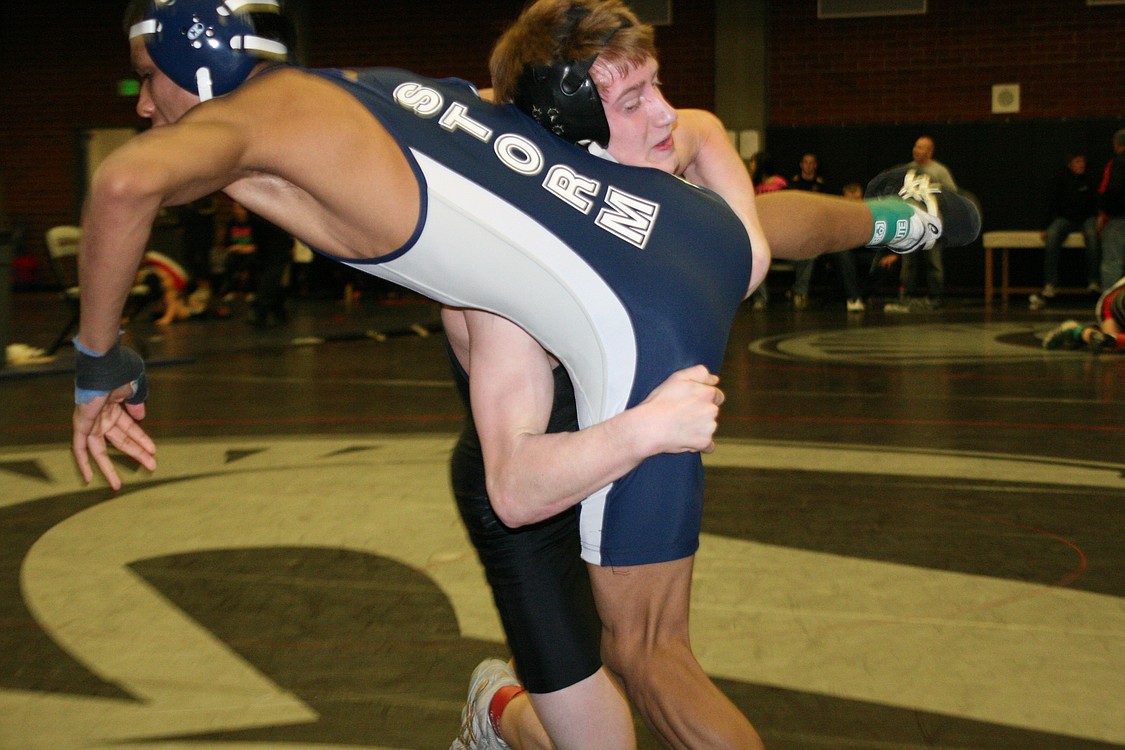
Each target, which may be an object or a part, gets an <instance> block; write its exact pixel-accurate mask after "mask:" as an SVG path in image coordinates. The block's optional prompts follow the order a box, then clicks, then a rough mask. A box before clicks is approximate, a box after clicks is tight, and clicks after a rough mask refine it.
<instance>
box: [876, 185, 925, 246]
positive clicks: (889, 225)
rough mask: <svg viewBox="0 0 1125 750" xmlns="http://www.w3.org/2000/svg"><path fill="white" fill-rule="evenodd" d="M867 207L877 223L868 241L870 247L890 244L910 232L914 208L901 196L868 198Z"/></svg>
mask: <svg viewBox="0 0 1125 750" xmlns="http://www.w3.org/2000/svg"><path fill="white" fill-rule="evenodd" d="M864 203H866V204H867V208H868V209H869V210H870V211H871V217H872V218H873V219H874V220H875V225H874V228H873V231H872V233H871V239H870V240H869V241H868V243H867V246H868V247H878V246H880V245H889V244H891V243H892V242H895V241H896V240H901V239H902V238H903V237H905V236H906V235H908V234H909V233H910V220H911V219H913V218H914V208H913V206H911V205H910V204H909V203H907V202H906V201H904V200H901V199H899V198H892V197H886V198H874V199H871V200H866V201H864Z"/></svg>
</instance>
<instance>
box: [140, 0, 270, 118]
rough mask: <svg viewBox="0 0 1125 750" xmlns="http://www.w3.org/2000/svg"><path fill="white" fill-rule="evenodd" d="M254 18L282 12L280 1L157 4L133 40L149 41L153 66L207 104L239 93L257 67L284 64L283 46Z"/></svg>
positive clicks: (169, 0) (159, 0)
mask: <svg viewBox="0 0 1125 750" xmlns="http://www.w3.org/2000/svg"><path fill="white" fill-rule="evenodd" d="M251 13H278V14H280V13H281V7H280V5H279V4H278V0H153V2H152V5H151V6H150V7H149V10H148V12H147V13H146V14H145V17H144V20H142V21H141V22H140V23H136V24H134V25H133V27H132V28H131V29H129V38H130V39H133V38H136V37H144V41H145V47H146V48H147V49H148V53H149V55H150V56H151V57H152V61H153V63H155V64H156V67H157V68H159V69H160V71H161V72H162V73H164V74H165V75H166V76H168V77H169V78H171V79H172V81H173V82H175V84H176V85H177V86H179V87H180V88H183V89H186V90H188V91H190V92H191V93H193V94H197V95H198V96H199V98H200V100H202V101H207V100H208V99H210V98H212V97H215V96H222V95H223V94H228V93H230V92H231V91H234V89H235V88H237V87H238V86H239V84H241V83H242V82H243V81H245V80H246V78H247V77H248V76H249V75H250V71H251V70H253V69H254V66H255V65H257V64H258V63H259V62H261V61H262V60H263V59H266V60H277V61H284V60H286V58H287V57H288V55H289V50H288V48H287V47H286V46H285V44H284V43H282V42H280V41H278V40H276V39H269V38H266V37H264V36H261V35H259V34H258V33H257V30H256V29H255V25H254V20H253V17H252V16H251V15H250V14H251Z"/></svg>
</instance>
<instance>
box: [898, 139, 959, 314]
mask: <svg viewBox="0 0 1125 750" xmlns="http://www.w3.org/2000/svg"><path fill="white" fill-rule="evenodd" d="M913 156H914V159H913V161H910V162H909V163H907V164H906V165H904V166H905V167H906V168H908V169H914V170H915V171H917V172H920V173H922V174H924V175H926V176H928V177H929V178H930V182H931V183H937V184H938V185H940V186H941V188H942V190H947V191H954V192H956V191H957V183H956V182H955V181H954V180H953V174H952V173H950V171H949V168H948V167H946V166H945V165H944V164H942V163H941V162H939V161H938V160H936V159H934V139H933V138H931V137H930V136H928V135H923V136H921V137H920V138H918V140H916V141H915V142H914V151H913ZM942 247H943V243H942V241H941V240H938V241H937V242H935V243H934V246H933V247H932V248H930V249H929V250H927V251H925V252H923V253H916V254H914V255H912V256H910V257H907V256H903V257H902V270H901V276H900V281H901V283H902V289H903V299H901V300H899V301H898V302H891V303H889V304H887V305H886V306H885V307H884V308H883V310H884V311H885V312H889V313H905V312H912V311H914V310H918V309H921V310H932V309H936V308H940V307H941V305H942V296H943V295H944V293H945V266H944V264H943V259H942ZM919 256H923V258H924V260H925V263H926V287H927V290H928V293H929V296H927V297H921V296H920V295H919V289H918V287H919V284H918V264H919Z"/></svg>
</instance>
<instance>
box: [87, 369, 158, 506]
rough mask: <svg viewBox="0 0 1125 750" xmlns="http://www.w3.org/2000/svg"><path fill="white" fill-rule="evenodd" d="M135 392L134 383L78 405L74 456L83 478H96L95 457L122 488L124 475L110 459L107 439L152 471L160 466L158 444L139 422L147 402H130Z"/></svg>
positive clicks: (108, 477)
mask: <svg viewBox="0 0 1125 750" xmlns="http://www.w3.org/2000/svg"><path fill="white" fill-rule="evenodd" d="M132 395H133V386H132V385H123V386H121V387H120V388H118V389H117V390H115V391H112V392H111V393H109V394H108V395H106V396H98V397H97V398H95V399H93V400H92V401H90V402H89V403H86V404H80V405H78V406H75V407H74V443H73V446H72V450H73V451H74V459H75V461H77V462H78V470H79V472H81V474H82V479H83V480H85V481H86V482H87V483H89V482H90V481H91V480H93V478H94V471H93V468H92V467H91V465H90V459H91V457H92V458H93V460H94V463H95V464H97V466H98V469H99V470H100V471H101V473H102V474H103V475H104V476H105V478H106V480H107V481H108V482H109V485H110V487H112V488H113V489H115V490H118V489H121V478H120V477H119V476H118V475H117V470H116V469H115V468H114V466H113V461H111V460H110V457H109V450H108V448H107V446H106V441H108V442H109V444H110V445H112V446H113V447H115V448H117V449H118V450H119V451H121V452H122V453H124V454H125V455H127V456H129V457H130V458H132V459H134V460H135V461H137V462H138V463H139V464H141V466H144V467H145V468H146V469H148V470H149V471H152V470H154V469H155V468H156V444H155V443H153V442H152V438H150V437H149V436H148V435H147V434H146V433H145V431H144V430H143V429H141V426H140V425H139V424H138V422H139V421H140V420H142V419H144V416H145V405H144V403H143V402H142V403H139V404H126V403H125V399H127V398H129V397H131V396H132Z"/></svg>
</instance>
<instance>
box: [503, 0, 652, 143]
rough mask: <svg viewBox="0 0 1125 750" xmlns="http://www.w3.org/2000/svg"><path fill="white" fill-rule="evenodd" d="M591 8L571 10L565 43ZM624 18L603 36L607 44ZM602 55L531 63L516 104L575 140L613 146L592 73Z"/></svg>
mask: <svg viewBox="0 0 1125 750" xmlns="http://www.w3.org/2000/svg"><path fill="white" fill-rule="evenodd" d="M588 14H589V11H588V10H586V9H585V8H575V9H572V10H571V11H570V12H569V13H567V15H568V17H569V19H568V20H569V23H567V25H566V27H565V28H563V29H562V31H560V32H559V34H558V39H559V42H560V43H562V42H563V41H564V40H565V39H566V38H567V37H568V36H569V35H570V33H571V32H572V31H573V30H574V27H575V26H577V25H578V22H579V21H580V20H582V18H584V17H585V16H586V15H588ZM631 25H632V24H630V23H629V22H628V21H623V22H622V23H621V24H620V25H619V26H618V27H617V28H615V29H613V30H612V31H610V32H609V33H607V34H606V35H605V37H604V38H603V39H602V40H601V43H602V46H603V47H604V46H605V45H606V44H608V43H609V40H610V39H612V38H613V35H614V34H616V33H617V32H618V31H620V30H621V29H623V28H626V27H628V26H631ZM597 59H598V56H597V55H596V54H595V55H592V56H590V57H588V58H586V59H585V60H563V59H556V60H554V61H552V62H551V63H550V64H548V65H528V66H527V67H525V68H524V70H523V73H522V74H520V77H519V80H517V81H516V93H515V96H514V97H513V101H514V102H515V105H516V106H517V107H519V108H520V109H521V110H522V111H524V112H525V113H527V114H528V115H530V116H531V117H532V118H533V119H534V120H535V121H536V122H538V123H539V124H540V125H542V126H543V127H545V128H546V129H547V130H550V131H551V132H552V133H554V134H555V135H557V136H559V137H560V138H564V139H566V140H568V141H570V142H571V143H583V142H585V141H596V142H597V143H598V144H599V145H601V146H602V148H605V147H607V146H609V122H608V121H607V120H606V117H605V108H604V107H603V106H602V99H601V96H600V95H599V94H598V87H597V86H596V85H594V79H593V78H591V77H590V68H591V67H592V66H593V65H594V61H595V60H597Z"/></svg>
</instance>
